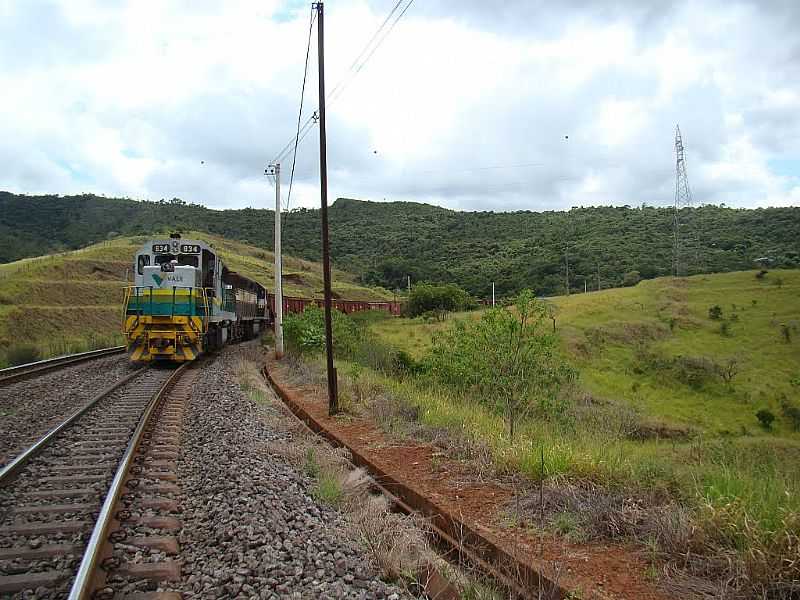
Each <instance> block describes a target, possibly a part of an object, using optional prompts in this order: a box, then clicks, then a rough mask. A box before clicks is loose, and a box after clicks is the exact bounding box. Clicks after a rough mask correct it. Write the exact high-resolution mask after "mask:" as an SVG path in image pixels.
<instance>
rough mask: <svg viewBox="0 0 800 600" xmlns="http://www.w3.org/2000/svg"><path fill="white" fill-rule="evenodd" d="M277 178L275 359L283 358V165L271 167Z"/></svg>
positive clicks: (271, 171)
mask: <svg viewBox="0 0 800 600" xmlns="http://www.w3.org/2000/svg"><path fill="white" fill-rule="evenodd" d="M269 172H270V173H271V174H272V175H274V176H275V358H283V264H282V258H281V165H280V163H275V164H274V165H270V170H269Z"/></svg>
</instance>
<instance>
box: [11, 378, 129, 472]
mask: <svg viewBox="0 0 800 600" xmlns="http://www.w3.org/2000/svg"><path fill="white" fill-rule="evenodd" d="M143 371H144V369H137V370H136V371H134V372H133V373H131V374H130V375H126V376H125V377H123V378H122V379H120V380H118V381H116V382H114V383H112V384H111V385H109V386H108V387H106V388H105V389H103V391H101V392H100V393H99V394H97V395H96V396H95V397H94V398H92V399H91V400H89V402H88V403H86V404H85V405H84V406H82V407H81V408H79V409H78V410H76V411H75V412H74V413H72V414H71V415H70V416H69V417H67V418H66V419H65V420H64V421H62V422H61V424H60V425H57V426H56V427H54V428H53V429H51V430H50V431H48V432H47V433H46V434H44V435H43V436H42V437H41V438H39V440H38V441H37V442H36V443H34V444H33V445H32V446H31V447H29V448H28V449H26V450H25V451H23V452H22V454H20V455H19V456H17V457H16V458H15V459H14V460H12V461H11V462H10V463H8V464H7V465H6V466H4V467H3V468H2V469H0V487H2V486H4V485H6V484H7V483H8V482H9V481H11V479H12V478H13V476H14V475H16V474H17V472H19V470H20V469H21V468H22V467H24V466H25V465H26V464H27V463H28V461H30V460H31V459H32V458H33V457H35V456H37V455H38V454H39V453H40V452H41V451H42V450H44V448H45V447H46V446H47V445H48V444H49V443H50V442H51V441H52V440H53V438H55V437H56V436H57V435H58V434H59V433H61V432H62V431H64V429H66V428H67V427H69V426H70V425H72V424H73V423H74V422H75V421H76V420H77V419H79V418H80V417H81V416H83V414H85V413H86V411H88V410H89V409H91V408H92V407H94V405H95V404H97V403H98V402H100V400H102V399H103V398H105V397H106V396H108V395H109V394H110V393H111V392H113V391H114V390H116V389H117V388H118V387H120V386H122V385H124V384H126V383H127V382H128V381H130V380H131V379H133V378H134V377H136V376H137V375H140V374H141V373H142V372H143Z"/></svg>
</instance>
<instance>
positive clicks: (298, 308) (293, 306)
mask: <svg viewBox="0 0 800 600" xmlns="http://www.w3.org/2000/svg"><path fill="white" fill-rule="evenodd" d="M267 298H268V299H267V303H268V305H269V311H270V314H271V315H274V314H275V294H267ZM324 305H325V301H324V300H322V299H321V298H296V297H292V296H284V297H283V314H289V313H301V312H303V311H304V310H305V309H306V308H308V307H309V306H318V307H320V308H322V307H323V306H324ZM331 307H332V308H333V310H338V311H341V312H343V313H345V314H348V315H349V314H351V313H354V312H361V311H365V310H384V311H386V312H388V313H389V314H391V315H394V316H395V317H397V316H400V313H401V312H402V305H401V304H400V302H397V301H395V302H367V301H362V300H341V299H338V298H337V299H335V300H333V301H332V302H331Z"/></svg>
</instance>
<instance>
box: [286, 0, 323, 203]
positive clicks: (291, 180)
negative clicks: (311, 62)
mask: <svg viewBox="0 0 800 600" xmlns="http://www.w3.org/2000/svg"><path fill="white" fill-rule="evenodd" d="M315 14H316V13H315V11H314V9H313V8H312V9H311V18H310V19H309V22H308V43H307V45H306V64H305V67H304V68H303V85H302V87H301V88H300V110H299V111H297V133H296V134H295V137H294V153H293V155H292V171H291V174H290V175H289V194H288V195H287V197H286V211H287V212H288V211H289V206H290V205H291V202H292V185H293V184H294V168H295V165H296V164H297V144H298V143H299V141H300V120H301V119H302V117H303V100H304V98H305V95H306V79H307V78H308V56H309V54H310V53H311V31H312V30H313V29H314V15H315Z"/></svg>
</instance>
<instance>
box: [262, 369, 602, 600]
mask: <svg viewBox="0 0 800 600" xmlns="http://www.w3.org/2000/svg"><path fill="white" fill-rule="evenodd" d="M261 373H262V375H263V376H264V378H265V379H266V380H267V383H269V385H270V387H271V388H272V389H273V391H274V392H275V393H276V394H277V395H278V397H279V398H280V399H281V400H282V401H283V403H284V404H285V405H286V407H287V408H288V409H289V410H290V411H291V412H292V413H294V415H295V416H296V417H297V418H298V419H300V420H301V421H303V422H304V423H305V425H306V426H307V427H308V428H309V429H310V430H311V431H313V432H314V433H316V434H317V435H319V436H321V437H323V438H325V439H326V440H328V442H329V443H331V444H332V445H333V446H335V447H340V448H346V449H347V450H348V451H349V452H350V456H351V459H350V462H352V463H353V464H354V465H356V466H358V467H361V468H363V469H364V470H366V471H367V473H369V474H370V475H371V476H372V479H373V481H374V483H375V485H376V487H377V488H378V489H379V490H380V491H381V492H382V493H383V494H384V495H385V496H386V497H387V498H389V499H390V500H392V502H393V504H394V506H395V507H396V508H398V509H399V510H400V511H401V512H403V513H406V514H418V515H422V516H423V517H425V518H426V520H427V523H428V525H429V526H430V530H431V533H432V534H433V536H434V537H435V538H436V541H437V542H439V543H440V544H441V545H443V546H444V547H445V548H446V549H447V550H446V553H445V554H444V555H443V558H445V559H446V560H448V555H453V556H456V557H461V560H462V561H465V562H466V563H467V564H471V565H473V566H474V567H477V569H478V570H479V571H481V572H483V573H484V574H486V575H488V576H490V577H492V578H493V579H494V580H495V581H497V582H498V583H500V584H501V586H502V587H503V588H505V589H506V591H508V592H510V594H511V596H512V597H514V598H521V599H522V598H530V597H532V594H535V593H537V592H538V591H539V590H541V591H542V592H543V593H545V594H547V597H548V598H568V597H570V592H569V590H567V589H565V588H564V587H563V586H562V585H560V584H559V583H558V582H557V581H556V580H553V579H551V578H550V577H549V576H547V575H546V574H545V573H544V572H543V571H542V570H541V569H540V568H537V567H535V566H534V565H531V564H529V563H528V562H527V561H523V560H521V559H520V557H518V556H517V555H516V554H515V553H513V552H509V551H506V550H504V549H503V548H501V547H500V546H499V545H497V544H496V543H495V542H493V541H491V540H489V539H488V538H487V537H485V536H484V535H483V534H482V533H481V532H480V531H478V530H477V529H473V528H471V527H469V526H468V525H467V524H466V523H465V522H464V521H463V520H462V519H461V518H460V517H459V516H456V515H453V514H449V513H447V512H445V511H443V510H441V509H440V508H439V507H438V506H436V505H435V504H434V502H433V501H432V500H430V499H429V498H427V497H425V496H424V495H423V494H421V493H419V492H418V491H417V490H416V489H414V488H413V487H412V486H411V485H410V484H408V483H405V482H402V481H400V480H399V479H396V478H395V477H393V476H392V475H391V474H390V473H388V472H387V471H385V470H384V469H382V468H381V467H380V466H379V465H377V464H376V462H375V461H372V460H370V459H369V458H368V457H367V456H366V455H365V454H364V453H362V452H359V451H358V450H356V449H355V448H353V447H352V446H351V445H349V444H348V443H347V442H346V441H345V440H344V439H343V438H341V437H339V435H337V434H336V433H335V432H333V431H332V430H330V429H329V428H327V427H326V426H325V425H324V424H323V423H322V422H320V421H318V420H317V419H316V418H315V417H314V416H313V415H311V414H310V413H309V412H308V411H306V410H305V409H304V408H303V407H302V406H301V405H300V404H299V403H297V402H296V401H295V400H294V399H293V398H292V396H291V394H290V393H288V392H287V391H286V390H285V389H284V388H283V386H281V385H280V384H279V383H278V382H277V381H276V380H275V379H274V378H273V377H272V374H271V373H270V372H269V370H268V369H267V365H266V364H265V365H264V367H263V368H262V370H261ZM598 597H600V598H605V596H598Z"/></svg>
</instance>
